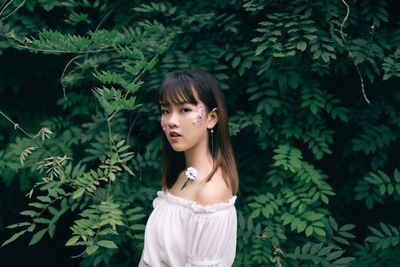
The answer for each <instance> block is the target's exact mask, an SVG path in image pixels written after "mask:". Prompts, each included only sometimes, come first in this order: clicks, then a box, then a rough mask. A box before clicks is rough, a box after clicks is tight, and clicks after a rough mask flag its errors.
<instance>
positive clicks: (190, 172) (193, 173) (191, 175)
mask: <svg viewBox="0 0 400 267" xmlns="http://www.w3.org/2000/svg"><path fill="white" fill-rule="evenodd" d="M197 174H198V172H197V170H196V169H195V168H193V167H189V168H187V169H186V171H185V175H186V177H187V178H188V179H187V180H186V182H185V183H184V184H183V185H182V187H181V190H182V189H183V188H185V186H186V185H187V183H188V182H189V181H190V180H196V178H197Z"/></svg>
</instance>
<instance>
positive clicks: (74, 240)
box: [65, 235, 79, 247]
mask: <svg viewBox="0 0 400 267" xmlns="http://www.w3.org/2000/svg"><path fill="white" fill-rule="evenodd" d="M78 240H79V235H75V236H73V237H71V238H70V239H68V241H67V243H65V246H67V247H69V246H73V245H74V244H75V243H76V242H78Z"/></svg>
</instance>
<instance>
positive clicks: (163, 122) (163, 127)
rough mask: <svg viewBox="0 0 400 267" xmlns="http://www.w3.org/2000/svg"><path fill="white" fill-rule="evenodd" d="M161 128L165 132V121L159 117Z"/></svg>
mask: <svg viewBox="0 0 400 267" xmlns="http://www.w3.org/2000/svg"><path fill="white" fill-rule="evenodd" d="M160 124H161V128H162V129H163V130H164V131H165V128H166V127H167V121H166V120H165V119H164V118H162V117H161V122H160Z"/></svg>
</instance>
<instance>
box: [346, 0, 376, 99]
mask: <svg viewBox="0 0 400 267" xmlns="http://www.w3.org/2000/svg"><path fill="white" fill-rule="evenodd" d="M342 2H343V4H344V5H345V6H346V16H345V17H344V19H343V21H342V23H341V24H340V36H341V37H342V41H343V44H344V43H345V38H344V32H343V27H344V24H345V23H346V21H347V19H348V18H349V15H350V6H349V5H348V4H347V3H346V1H345V0H342ZM346 48H347V51H349V56H350V57H351V59H352V61H353V63H354V66H355V67H356V70H357V73H358V76H359V77H360V83H361V91H362V93H363V96H364V99H365V101H366V102H367V103H368V104H371V102H370V101H369V99H368V97H367V94H366V93H365V88H364V79H363V77H362V75H361V72H360V69H359V68H358V64H357V62H356V59H355V58H354V56H353V53H352V52H351V50H350V49H349V48H348V47H346Z"/></svg>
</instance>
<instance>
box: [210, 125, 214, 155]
mask: <svg viewBox="0 0 400 267" xmlns="http://www.w3.org/2000/svg"><path fill="white" fill-rule="evenodd" d="M210 132H211V155H212V156H213V157H214V129H213V128H211V129H210Z"/></svg>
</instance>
